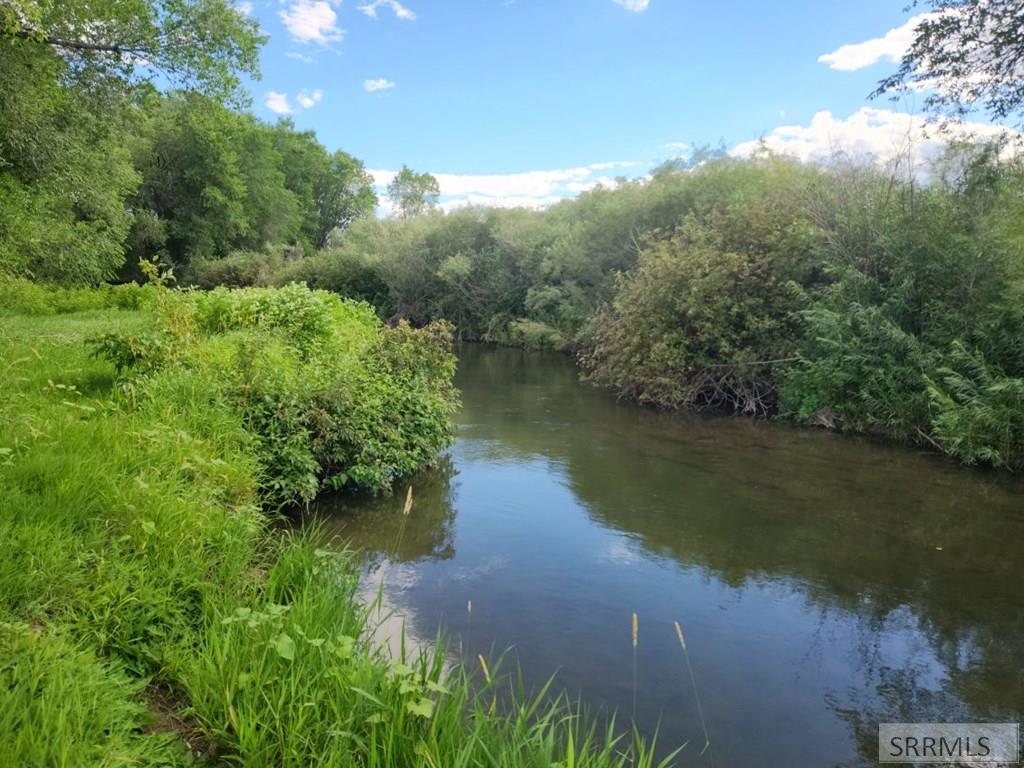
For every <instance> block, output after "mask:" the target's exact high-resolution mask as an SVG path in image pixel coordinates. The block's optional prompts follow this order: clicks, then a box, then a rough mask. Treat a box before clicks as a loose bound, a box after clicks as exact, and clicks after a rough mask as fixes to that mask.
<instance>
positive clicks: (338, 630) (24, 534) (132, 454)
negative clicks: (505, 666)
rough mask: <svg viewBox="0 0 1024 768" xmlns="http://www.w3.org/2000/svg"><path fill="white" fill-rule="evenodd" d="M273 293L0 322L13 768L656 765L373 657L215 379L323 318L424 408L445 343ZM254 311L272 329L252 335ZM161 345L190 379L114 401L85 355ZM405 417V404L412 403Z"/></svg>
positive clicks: (104, 368)
mask: <svg viewBox="0 0 1024 768" xmlns="http://www.w3.org/2000/svg"><path fill="white" fill-rule="evenodd" d="M160 281H161V280H160V279H158V282H160ZM283 294H284V295H283V296H282V297H281V298H279V299H274V298H273V296H272V293H271V292H259V291H240V292H239V291H236V292H228V291H221V292H219V293H218V295H217V296H216V297H215V298H214V299H211V300H210V301H209V302H208V304H206V305H204V306H203V308H202V309H199V308H198V307H197V304H196V299H197V297H196V296H195V295H193V294H187V293H181V292H174V291H170V290H169V289H163V293H162V294H158V295H157V296H156V297H155V299H154V301H153V302H152V304H150V305H149V309H147V310H146V311H141V312H139V311H134V312H125V311H122V310H101V311H96V310H93V311H90V312H88V313H80V314H63V315H34V316H14V317H3V318H0V326H2V327H0V354H2V356H3V359H4V360H6V361H9V364H8V365H6V366H3V367H2V368H0V418H2V419H3V422H4V424H5V425H6V426H7V428H6V429H5V430H4V431H3V433H2V434H0V483H2V484H3V487H4V494H3V496H2V498H0V595H2V596H3V600H2V601H0V651H2V653H0V657H2V661H0V690H2V691H3V695H2V696H0V743H3V744H4V745H5V747H6V749H7V753H6V755H5V757H6V758H7V759H8V761H9V762H12V764H17V765H48V766H49V765H57V766H77V765H83V764H89V765H93V764H95V765H111V766H113V765H125V764H137V765H157V766H161V765H168V766H171V765H190V764H208V763H209V762H211V761H214V760H215V761H217V762H228V763H238V764H244V765H251V766H279V765H343V766H366V765H378V766H407V765H437V766H441V765H483V764H500V765H508V766H520V765H521V766H533V765H552V764H556V763H562V764H566V765H569V764H572V765H580V766H594V768H606V767H607V768H612V767H613V766H614V767H615V768H625V767H626V766H639V768H647V766H653V765H655V762H654V760H653V758H652V755H651V751H650V747H649V745H648V744H646V743H644V742H642V741H640V740H639V739H636V740H635V741H634V742H633V743H630V742H629V741H626V740H624V739H622V738H621V737H620V736H619V735H618V731H617V730H616V729H615V728H614V726H610V727H609V728H608V729H607V730H597V727H596V725H595V723H594V721H593V720H590V719H586V718H584V717H582V716H581V715H580V713H579V712H578V711H577V710H576V709H575V708H573V707H571V706H569V705H567V704H566V703H565V701H564V700H561V699H557V698H556V699H555V700H551V699H550V698H544V697H543V694H544V693H545V691H541V692H540V695H539V696H538V697H535V698H529V697H527V696H525V695H524V694H523V693H522V691H521V688H520V689H519V691H518V692H516V693H515V694H514V695H513V696H511V697H509V696H508V694H506V693H505V692H504V685H503V680H502V679H501V678H499V677H498V676H497V670H496V668H495V669H493V671H492V677H491V679H490V680H487V681H478V680H475V679H473V678H472V676H471V675H470V674H469V673H468V671H467V670H465V669H463V668H461V667H458V666H456V667H454V668H453V667H451V666H450V665H449V664H448V662H447V656H446V654H445V651H444V647H443V645H439V646H438V648H437V649H436V650H435V651H433V652H427V653H425V654H423V655H416V656H402V657H400V658H398V659H394V660H392V659H390V658H387V657H385V656H384V655H383V653H382V651H380V650H379V649H378V647H377V646H376V645H374V643H373V640H372V637H373V634H374V631H375V627H374V626H373V625H372V624H369V623H368V621H367V612H366V610H365V609H364V608H363V607H362V606H360V605H359V604H358V602H357V601H356V599H355V588H356V579H355V576H354V575H353V574H354V570H353V568H352V566H351V564H350V562H349V558H348V556H347V554H345V553H343V552H341V553H339V552H328V551H325V550H323V549H321V548H319V545H320V543H321V542H320V541H319V540H318V538H317V534H316V533H315V532H311V533H309V534H306V535H303V536H294V535H281V534H280V533H279V528H278V527H276V526H272V525H270V524H269V522H268V518H267V517H266V515H265V514H263V513H262V512H261V510H260V507H259V504H260V502H261V501H263V500H264V499H266V498H268V494H269V498H271V499H272V498H273V495H274V493H275V489H274V488H273V487H272V486H271V485H270V484H269V483H268V478H267V477H266V475H265V474H264V471H265V466H266V464H265V455H264V453H263V449H262V442H261V438H262V436H260V435H254V434H253V433H252V432H251V431H250V428H249V426H248V425H247V423H246V421H245V419H244V414H242V413H240V412H239V411H238V409H237V402H236V401H235V400H234V393H233V392H231V391H230V390H229V389H228V388H227V387H224V388H222V387H221V386H220V381H221V380H220V379H219V378H218V370H219V366H220V365H221V364H222V363H224V362H225V361H227V362H230V360H231V355H234V354H237V353H238V352H239V350H240V345H241V344H242V343H244V342H246V341H249V342H257V343H259V344H268V345H272V346H275V347H276V348H277V351H276V352H274V353H273V354H277V355H282V356H286V355H288V354H295V353H297V352H299V351H300V350H299V349H298V348H293V349H291V350H287V349H284V348H285V347H286V346H287V339H288V338H289V334H288V333H287V331H288V330H291V329H295V328H298V329H312V328H317V327H320V326H319V325H318V323H317V322H313V321H312V320H310V318H313V317H317V316H320V315H321V314H322V313H327V314H328V315H330V316H331V317H341V318H343V320H344V322H343V323H341V326H340V327H339V326H338V325H337V324H335V325H332V326H330V328H329V330H328V331H327V333H328V334H329V337H328V338H327V339H324V340H323V344H324V345H325V346H328V347H329V346H330V344H331V343H332V342H331V341H330V338H334V337H347V339H348V343H346V344H345V345H344V346H345V349H347V350H349V347H350V346H351V344H356V345H357V346H360V350H361V351H359V352H358V353H357V352H356V351H352V350H349V352H348V354H349V355H350V357H349V360H350V362H351V363H352V365H353V368H351V369H349V373H351V374H352V376H353V377H354V378H358V375H360V366H363V365H365V366H367V367H368V368H370V373H369V374H368V375H370V377H371V378H374V377H375V376H378V375H379V372H380V371H387V372H389V375H390V376H391V377H393V380H394V381H396V382H401V384H402V385H403V386H408V387H410V388H411V390H413V391H415V390H416V389H417V388H419V387H427V386H430V387H436V386H437V382H436V381H435V379H436V377H437V376H450V374H451V366H452V359H451V356H450V354H449V353H448V350H447V344H448V339H447V333H446V331H445V330H444V329H443V328H438V329H435V330H434V331H432V332H431V337H430V338H429V339H427V340H424V338H423V337H422V336H421V335H420V333H419V332H416V331H413V330H411V329H408V328H400V329H398V330H397V332H396V333H394V334H387V333H385V334H383V335H382V334H381V331H382V329H381V328H380V326H379V325H378V322H377V321H376V320H375V318H374V316H373V315H372V313H371V312H370V311H369V310H368V309H367V308H366V307H362V306H357V305H352V304H343V303H342V302H341V301H340V300H339V299H337V298H336V297H324V296H320V295H314V294H311V293H310V292H308V291H305V289H301V288H292V289H289V290H287V291H284V292H283ZM256 305H259V306H260V307H261V308H263V309H268V311H269V312H270V313H271V315H273V317H272V318H271V319H270V320H268V321H265V322H264V321H261V319H260V318H259V317H256V316H254V315H253V314H252V313H251V309H252V308H253V307H254V306H256ZM287 308H293V309H294V310H295V311H296V312H297V313H298V314H299V315H300V316H301V317H302V318H304V319H302V320H300V321H297V322H294V323H293V322H292V319H291V318H290V317H289V315H288V314H287V313H286V312H285V310H286V309H287ZM275 312H276V315H275V314H274V313H275ZM215 327H224V328H228V329H229V330H227V331H225V332H216V331H214V330H213V328H215ZM162 330H163V331H164V332H166V333H167V334H168V336H169V337H170V338H173V339H175V340H178V341H179V342H180V343H182V344H187V345H188V346H187V349H186V350H185V352H187V354H185V355H183V356H182V357H181V364H175V365H169V366H164V367H159V366H158V367H154V369H153V370H151V371H149V372H148V373H146V374H145V375H137V376H133V377H129V378H127V379H121V384H122V386H118V383H117V382H118V379H117V377H116V373H115V371H114V369H113V366H112V365H111V364H110V363H109V362H107V361H106V360H105V359H102V358H97V357H94V356H90V355H89V353H88V348H87V346H86V345H85V344H84V340H85V339H87V338H95V337H97V336H102V335H110V334H121V335H126V336H127V335H132V334H139V333H147V332H149V333H153V332H156V333H159V332H161V331H162ZM190 334H191V335H190ZM407 363H408V364H409V365H408V367H406V366H407ZM339 370H340V368H339ZM225 376H226V381H228V382H231V381H234V380H235V379H234V378H233V377H234V376H235V372H231V371H229V372H227V373H226V374H225ZM442 389H443V387H442ZM404 405H405V406H407V407H410V408H413V407H416V403H415V402H413V399H412V396H410V397H409V398H408V399H407V401H406V402H405V403H404ZM419 407H420V408H421V409H424V408H425V407H424V406H419ZM405 438H406V436H405V435H403V434H402V433H401V432H392V433H390V434H388V435H387V436H386V440H388V441H400V442H401V441H404V440H405ZM411 439H413V440H415V438H411ZM380 446H381V447H387V448H390V449H392V450H395V451H404V450H405V448H403V447H402V446H399V445H387V444H385V442H384V441H381V443H380ZM495 666H496V665H495ZM499 694H500V697H499ZM496 699H498V700H497V701H496ZM186 739H187V741H188V745H189V749H188V750H186V749H185V744H184V743H183V742H184V741H185V740H186ZM197 750H198V752H199V753H200V754H198V755H197ZM203 753H205V754H203ZM194 755H196V756H198V757H199V761H195V760H194V759H193V756H194Z"/></svg>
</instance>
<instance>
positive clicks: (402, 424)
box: [94, 284, 457, 504]
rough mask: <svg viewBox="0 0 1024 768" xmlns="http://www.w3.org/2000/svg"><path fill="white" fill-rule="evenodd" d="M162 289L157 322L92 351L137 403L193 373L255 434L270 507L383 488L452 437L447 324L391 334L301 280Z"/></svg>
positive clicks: (362, 309) (351, 305) (358, 309)
mask: <svg viewBox="0 0 1024 768" xmlns="http://www.w3.org/2000/svg"><path fill="white" fill-rule="evenodd" d="M159 290H160V291H161V293H160V294H159V301H158V314H157V317H158V323H157V326H156V327H155V328H154V329H151V330H146V331H142V332H135V333H131V334H107V335H104V336H100V337H97V338H96V339H95V340H94V347H95V349H96V351H97V353H98V354H100V355H102V356H103V357H104V358H106V359H108V360H110V361H111V362H113V363H115V365H116V366H117V368H118V370H119V371H121V372H123V373H125V374H126V375H127V380H126V382H125V384H126V385H130V392H131V396H132V398H133V399H135V400H139V399H143V400H144V399H147V398H152V397H153V396H154V395H153V391H154V388H155V390H156V391H159V390H160V387H161V386H162V379H163V378H164V377H166V376H171V377H173V376H174V375H176V371H177V370H179V369H180V368H182V367H185V368H187V369H190V370H195V371H197V372H198V375H201V376H202V377H203V379H204V380H205V381H206V382H207V386H208V387H209V388H210V389H211V391H214V392H218V393H220V394H221V395H222V396H223V397H224V398H226V400H227V401H228V402H229V403H230V404H231V406H232V408H233V409H235V410H236V411H237V413H238V414H239V418H240V419H241V420H242V423H243V424H244V426H245V428H246V429H247V430H248V431H250V432H251V433H252V434H253V435H254V437H255V439H256V441H257V443H258V445H259V450H258V455H259V456H260V459H261V466H262V475H261V477H262V483H263V488H264V493H265V497H266V498H267V499H268V500H269V501H272V502H275V503H281V504H284V503H290V502H293V501H297V500H309V499H311V498H312V497H313V496H314V495H316V493H317V492H318V491H319V490H320V489H321V488H322V487H323V485H324V484H325V483H327V484H329V485H330V486H331V487H333V488H343V487H349V486H351V487H358V488H365V489H370V490H374V491H382V490H385V489H387V488H388V487H390V485H391V483H392V481H393V480H394V479H395V478H397V477H399V476H401V475H405V474H408V473H410V472H412V471H414V470H416V469H418V468H419V467H421V466H423V465H425V464H427V463H429V462H430V461H432V460H433V458H434V457H435V456H436V455H437V453H438V452H439V451H440V450H441V449H442V448H444V447H445V446H446V445H447V443H448V441H449V440H450V437H451V420H450V417H451V414H452V411H453V410H454V408H455V405H456V403H457V396H456V393H455V390H454V389H453V387H452V385H451V379H452V376H453V375H454V372H455V358H454V356H453V355H452V353H451V351H450V346H451V331H450V328H449V327H448V326H446V325H445V324H443V323H437V324H433V325H430V326H427V327H425V328H423V329H413V328H411V327H409V326H408V325H407V324H399V325H398V326H397V327H394V328H389V327H386V326H383V325H382V324H381V322H380V320H378V319H377V317H376V315H375V314H374V312H373V309H372V308H371V307H370V306H368V305H366V304H362V303H358V302H352V301H343V300H342V299H341V298H339V297H338V296H337V295H336V294H332V293H328V292H326V291H311V290H309V289H308V288H306V287H305V286H302V285H299V284H293V285H290V286H286V287H285V288H280V289H274V288H249V289H234V290H233V289H227V288H218V289H215V290H213V291H209V292H176V291H170V290H168V289H165V288H161V289H159ZM170 363H174V364H175V365H173V366H169V364H170Z"/></svg>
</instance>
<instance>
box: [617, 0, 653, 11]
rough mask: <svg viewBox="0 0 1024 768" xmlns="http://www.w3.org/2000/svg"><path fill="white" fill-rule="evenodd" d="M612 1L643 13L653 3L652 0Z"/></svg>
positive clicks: (628, 9)
mask: <svg viewBox="0 0 1024 768" xmlns="http://www.w3.org/2000/svg"><path fill="white" fill-rule="evenodd" d="M612 2H613V3H615V4H616V5H621V6H622V7H623V8H625V9H626V10H627V11H632V12H633V13H642V12H643V11H646V10H647V6H649V5H650V4H651V0H612Z"/></svg>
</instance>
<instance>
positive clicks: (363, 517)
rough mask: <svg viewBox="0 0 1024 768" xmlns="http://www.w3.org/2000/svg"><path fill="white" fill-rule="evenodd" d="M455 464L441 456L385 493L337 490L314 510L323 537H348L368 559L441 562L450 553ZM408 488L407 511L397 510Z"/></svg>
mask: <svg viewBox="0 0 1024 768" xmlns="http://www.w3.org/2000/svg"><path fill="white" fill-rule="evenodd" d="M456 474H457V473H456V471H455V467H454V465H453V464H452V461H451V457H449V456H442V457H441V458H440V459H439V461H438V464H437V466H436V467H434V468H432V469H428V470H424V471H422V472H418V473H416V474H415V475H413V476H412V477H410V478H407V479H405V480H403V481H401V482H400V483H398V484H397V485H396V486H395V491H394V493H393V494H391V495H389V496H378V497H370V496H366V495H363V494H358V495H356V494H337V495H333V496H324V497H322V498H320V499H319V500H318V501H317V503H316V506H315V509H314V514H315V515H316V516H317V518H318V519H320V520H321V521H322V523H323V526H324V529H325V532H326V533H327V534H328V536H334V537H337V538H338V539H339V540H341V541H343V542H344V541H349V540H351V541H354V542H357V543H358V546H359V548H360V549H361V550H363V551H364V552H365V554H366V556H367V558H369V559H371V560H375V559H379V558H382V557H386V558H388V559H390V560H392V561H395V562H402V563H407V562H413V561H416V560H422V559H433V560H447V559H450V558H452V557H454V555H455V545H454V539H453V526H454V522H455V506H454V503H453V498H452V496H453V493H454V483H453V480H454V478H455V476H456ZM410 485H411V486H412V489H413V505H412V511H411V512H410V513H409V515H408V516H406V515H403V514H402V507H403V506H404V504H405V494H406V489H407V488H408V487H409V486H410Z"/></svg>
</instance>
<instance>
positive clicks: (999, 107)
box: [875, 0, 1024, 126]
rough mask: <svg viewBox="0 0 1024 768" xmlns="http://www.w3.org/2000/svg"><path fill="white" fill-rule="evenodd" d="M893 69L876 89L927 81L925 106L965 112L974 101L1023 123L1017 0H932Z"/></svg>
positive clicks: (1023, 39)
mask: <svg viewBox="0 0 1024 768" xmlns="http://www.w3.org/2000/svg"><path fill="white" fill-rule="evenodd" d="M930 5H931V6H932V8H933V9H934V10H933V11H932V12H931V13H928V14H926V15H924V16H923V17H922V19H921V21H920V23H919V24H918V25H917V27H916V28H915V29H914V40H913V42H912V43H911V44H910V47H909V48H908V49H907V51H906V52H905V53H904V54H903V58H902V59H901V61H900V66H899V69H897V71H896V72H895V74H892V75H890V76H889V77H887V78H885V79H884V80H882V82H881V83H879V86H878V89H877V90H876V91H875V95H878V94H883V93H888V92H897V93H898V92H899V91H902V90H904V89H906V88H908V87H911V88H913V87H928V88H929V91H930V92H929V93H928V95H927V97H926V98H925V102H924V105H925V108H926V109H927V110H929V111H930V112H932V113H933V114H938V115H951V116H953V117H963V116H964V115H966V114H967V113H968V112H969V111H971V110H972V109H975V108H977V106H978V105H981V106H983V107H984V108H985V109H986V111H987V112H988V113H989V115H990V116H991V117H992V118H993V119H994V120H1003V119H1006V118H1010V117H1014V116H1015V117H1016V119H1017V121H1018V122H1017V124H1018V126H1024V83H1022V81H1021V76H1020V73H1021V67H1022V66H1024V26H1022V25H1021V5H1020V2H1018V0H930Z"/></svg>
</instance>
